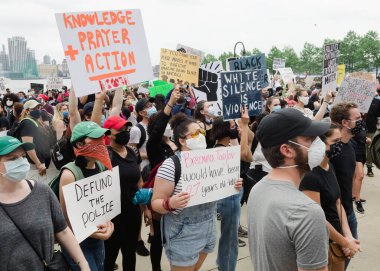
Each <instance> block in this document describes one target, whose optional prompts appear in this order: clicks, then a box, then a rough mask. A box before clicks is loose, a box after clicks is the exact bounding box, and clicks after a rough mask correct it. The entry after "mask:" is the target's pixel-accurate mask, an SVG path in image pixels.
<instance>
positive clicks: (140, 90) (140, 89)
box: [137, 86, 149, 94]
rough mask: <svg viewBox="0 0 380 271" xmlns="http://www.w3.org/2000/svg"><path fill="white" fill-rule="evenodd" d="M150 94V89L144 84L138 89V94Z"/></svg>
mask: <svg viewBox="0 0 380 271" xmlns="http://www.w3.org/2000/svg"><path fill="white" fill-rule="evenodd" d="M140 93H142V94H148V93H149V89H147V88H145V87H143V86H139V88H138V90H137V94H140Z"/></svg>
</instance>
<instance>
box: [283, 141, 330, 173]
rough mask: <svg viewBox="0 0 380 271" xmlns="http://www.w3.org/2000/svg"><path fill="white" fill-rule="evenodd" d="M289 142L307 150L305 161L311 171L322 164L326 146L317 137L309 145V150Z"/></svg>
mask: <svg viewBox="0 0 380 271" xmlns="http://www.w3.org/2000/svg"><path fill="white" fill-rule="evenodd" d="M289 142H291V143H293V144H296V145H298V146H301V147H304V148H306V149H307V160H308V164H309V166H310V168H311V169H313V168H315V167H317V166H319V165H320V164H321V163H322V161H323V158H324V157H325V154H326V145H325V143H323V141H322V140H321V139H320V138H319V137H317V138H316V139H315V140H314V141H313V143H311V145H310V147H309V148H308V147H305V146H304V145H301V144H299V143H297V142H294V141H290V140H289Z"/></svg>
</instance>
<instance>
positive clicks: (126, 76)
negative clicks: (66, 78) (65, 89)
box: [55, 10, 153, 97]
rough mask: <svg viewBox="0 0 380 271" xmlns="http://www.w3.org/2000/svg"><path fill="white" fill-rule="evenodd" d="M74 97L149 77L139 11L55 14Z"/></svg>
mask: <svg viewBox="0 0 380 271" xmlns="http://www.w3.org/2000/svg"><path fill="white" fill-rule="evenodd" d="M55 18H56V21H57V25H58V29H59V33H60V35H61V41H62V45H63V49H64V53H65V56H66V60H67V64H68V66H69V69H70V74H71V78H72V81H73V85H74V86H75V92H76V95H77V96H79V97H80V96H84V95H88V94H92V93H96V92H99V91H100V90H101V85H102V86H103V87H105V88H107V89H111V88H112V87H114V88H118V87H120V86H121V84H123V85H133V84H137V83H140V82H142V81H146V80H151V79H153V71H152V65H151V62H150V57H149V51H148V45H147V41H146V37H145V31H144V26H143V22H142V17H141V12H140V10H112V11H91V12H77V13H59V14H55Z"/></svg>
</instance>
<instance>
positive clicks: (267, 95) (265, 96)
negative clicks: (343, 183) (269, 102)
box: [261, 92, 269, 99]
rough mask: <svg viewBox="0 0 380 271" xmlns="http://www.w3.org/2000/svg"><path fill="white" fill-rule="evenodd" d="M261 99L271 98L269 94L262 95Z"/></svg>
mask: <svg viewBox="0 0 380 271" xmlns="http://www.w3.org/2000/svg"><path fill="white" fill-rule="evenodd" d="M261 97H263V99H267V98H268V97H269V93H268V92H266V93H261Z"/></svg>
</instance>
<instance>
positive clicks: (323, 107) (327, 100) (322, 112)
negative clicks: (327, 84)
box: [314, 90, 332, 120]
mask: <svg viewBox="0 0 380 271" xmlns="http://www.w3.org/2000/svg"><path fill="white" fill-rule="evenodd" d="M331 99H332V95H331V91H330V90H328V91H327V93H326V95H325V97H324V98H323V103H322V104H321V107H320V108H319V110H318V113H317V114H316V115H315V117H314V120H321V119H323V116H324V115H325V113H326V108H327V105H328V104H329V103H330V101H331Z"/></svg>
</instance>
